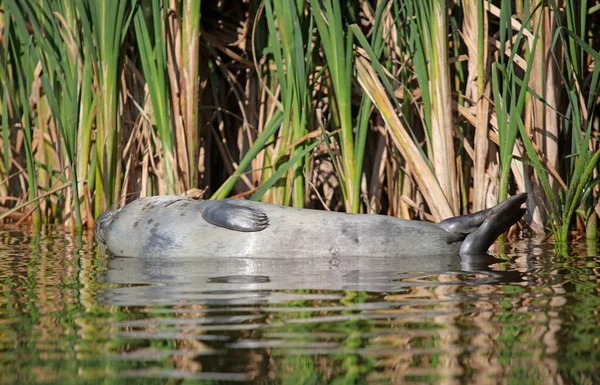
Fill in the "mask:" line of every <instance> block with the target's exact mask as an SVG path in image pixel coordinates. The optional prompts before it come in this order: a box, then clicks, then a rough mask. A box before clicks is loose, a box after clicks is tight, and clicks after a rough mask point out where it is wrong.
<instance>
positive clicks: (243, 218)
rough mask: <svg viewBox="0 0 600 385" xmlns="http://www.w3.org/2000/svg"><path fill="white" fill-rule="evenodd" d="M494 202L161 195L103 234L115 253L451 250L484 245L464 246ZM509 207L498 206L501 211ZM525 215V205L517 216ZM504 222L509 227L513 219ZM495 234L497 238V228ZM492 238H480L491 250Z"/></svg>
mask: <svg viewBox="0 0 600 385" xmlns="http://www.w3.org/2000/svg"><path fill="white" fill-rule="evenodd" d="M523 200H524V199H520V202H521V203H522V201H523ZM515 205H516V203H513V204H512V205H511V207H510V209H511V211H514V206H515ZM517 206H520V203H518V205H517ZM496 207H498V206H496ZM517 208H518V207H517ZM491 210H494V209H490V210H486V211H485V212H481V213H484V214H485V213H487V215H483V214H481V215H479V217H476V215H477V214H472V215H471V216H466V217H456V218H451V219H450V220H447V221H444V222H441V223H439V224H433V223H427V222H420V221H409V220H403V219H398V218H394V217H389V216H383V215H366V214H345V213H337V212H327V211H320V210H309V209H296V208H291V207H284V206H279V205H274V204H267V203H260V202H251V201H246V200H238V199H225V200H221V201H197V200H191V199H187V198H182V197H177V196H157V197H148V198H140V199H137V200H135V201H133V202H131V203H129V204H127V205H126V206H125V207H123V208H122V209H120V210H117V211H109V212H106V213H103V214H101V216H100V217H98V220H97V222H96V236H97V238H98V240H99V242H100V243H101V244H105V245H106V247H107V248H108V250H109V251H110V252H111V253H112V254H113V255H118V256H125V257H148V258H152V257H159V256H160V257H235V258H240V257H252V258H301V257H307V258H310V257H317V258H331V257H335V256H346V257H356V256H373V257H390V256H399V257H401V256H406V257H420V256H422V257H426V256H450V255H458V254H459V252H460V253H462V252H469V251H476V252H479V250H474V248H473V247H471V248H472V249H473V250H461V246H462V245H463V244H464V243H465V240H466V239H467V237H468V236H469V235H470V234H472V233H474V232H476V231H477V230H478V229H479V228H480V227H481V225H482V224H484V223H486V221H487V220H488V219H490V217H491V216H492V214H494V213H493V212H490V211H491ZM506 210H507V208H505V210H499V211H500V214H503V213H505V212H504V211H506ZM519 210H520V209H519ZM497 214H498V213H497ZM522 215H523V213H522V212H520V213H519V215H518V218H520V217H521V216H522ZM513 216H514V217H516V216H517V215H513ZM460 218H466V219H464V220H461V219H460ZM518 218H517V220H518ZM514 221H516V220H514ZM514 221H512V222H511V223H510V225H512V224H513V223H514ZM510 225H509V226H510ZM488 227H492V229H490V230H488V232H490V231H491V230H494V231H496V232H497V231H499V230H498V229H497V228H495V227H497V226H488ZM502 228H503V231H506V229H507V228H508V227H506V226H502ZM492 236H493V239H492V241H491V242H493V241H494V240H495V239H496V237H497V235H494V234H492ZM476 238H479V237H476ZM488 238H489V236H488ZM475 243H476V242H475ZM490 244H491V243H490ZM490 244H486V245H476V246H477V248H478V249H481V248H483V247H485V250H487V247H489V245H490ZM485 250H484V252H485Z"/></svg>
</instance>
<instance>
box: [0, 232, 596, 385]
mask: <svg viewBox="0 0 600 385" xmlns="http://www.w3.org/2000/svg"><path fill="white" fill-rule="evenodd" d="M552 250H553V249H552V247H551V245H532V244H530V243H528V242H519V243H515V244H511V245H507V246H506V248H505V253H503V254H502V255H503V258H504V259H489V260H484V261H477V260H471V261H468V260H461V259H460V258H455V259H451V260H445V261H436V260H435V258H433V257H432V258H431V260H429V261H419V260H412V261H409V262H406V263H399V262H398V261H397V260H393V259H368V258H365V259H361V260H356V259H344V258H339V259H337V260H334V261H315V260H302V261H257V260H252V259H242V260H230V261H225V262H223V261H211V260H202V261H198V260H195V261H194V260H175V261H174V260H162V261H159V260H153V261H143V260H139V259H131V258H107V257H103V256H101V255H99V253H98V252H97V251H96V250H95V249H94V248H92V247H91V238H84V239H83V240H79V241H78V242H77V241H75V240H74V238H72V237H71V236H69V235H65V234H62V233H55V234H49V235H45V236H42V237H40V238H39V239H32V238H31V236H27V235H24V234H23V233H20V232H14V231H13V232H11V231H4V232H0V288H1V291H0V384H98V383H106V384H159V383H160V384H162V383H167V384H228V383H256V384H358V383H365V384H366V383H368V384H377V383H381V384H404V383H414V384H438V383H441V384H498V383H502V384H597V383H600V349H599V347H600V316H599V311H600V296H599V293H600V284H599V277H600V269H599V267H598V266H599V262H600V258H598V257H595V256H586V255H594V254H596V253H595V251H593V250H586V249H585V247H583V248H582V247H573V248H572V250H571V251H570V256H566V255H563V256H560V255H556V254H555V253H553V251H552Z"/></svg>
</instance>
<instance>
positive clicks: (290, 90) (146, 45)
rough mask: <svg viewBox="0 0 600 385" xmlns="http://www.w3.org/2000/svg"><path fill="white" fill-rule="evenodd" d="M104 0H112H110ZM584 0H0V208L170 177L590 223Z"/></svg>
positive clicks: (181, 189)
mask: <svg viewBox="0 0 600 385" xmlns="http://www.w3.org/2000/svg"><path fill="white" fill-rule="evenodd" d="M109 3H110V4H109ZM599 9H600V6H598V5H597V4H596V3H595V2H588V1H586V0H582V1H579V0H578V1H575V0H548V1H539V0H490V1H484V0H460V1H459V0H390V1H360V0H359V1H354V2H342V1H339V0H306V1H303V0H300V1H298V0H296V1H292V0H263V1H258V0H246V1H239V0H225V1H221V2H207V1H205V2H202V3H201V2H200V1H196V0H137V1H136V0H120V1H115V2H106V1H101V0H48V1H43V0H35V1H34V0H28V1H17V0H4V1H3V2H2V3H1V4H0V12H1V13H0V34H1V35H0V84H1V85H2V88H1V90H0V100H1V110H0V123H1V131H2V135H1V138H0V143H1V145H0V148H1V150H0V158H1V160H0V181H1V182H0V217H1V218H2V220H3V221H4V222H5V223H23V222H28V223H31V225H32V226H33V228H34V229H40V228H41V226H42V225H44V224H52V223H64V224H69V225H70V226H72V227H73V228H74V229H75V230H77V231H80V230H81V229H83V228H84V227H87V228H90V227H92V226H93V223H94V218H95V216H97V215H98V213H99V212H101V211H102V210H104V209H106V208H107V207H116V206H119V205H121V204H123V203H125V202H127V201H128V200H130V199H132V197H137V196H146V195H153V194H187V195H191V196H196V197H203V198H205V199H208V198H213V199H217V198H224V197H228V196H236V197H247V198H250V199H255V200H263V201H268V202H274V203H280V204H285V205H293V206H296V207H313V208H321V209H326V210H337V211H346V212H363V213H384V214H389V215H394V216H399V217H403V218H418V219H424V220H433V221H439V220H442V219H444V218H447V217H450V216H454V215H459V214H465V213H469V212H472V211H475V210H481V209H483V208H486V207H490V206H491V205H493V204H495V203H497V202H498V201H502V200H504V199H506V198H507V196H508V195H510V194H514V193H517V192H522V191H527V192H529V193H530V199H529V201H528V207H529V209H530V210H529V212H530V216H529V218H528V226H527V228H530V229H531V231H532V233H533V234H535V235H543V234H546V233H548V234H549V233H552V234H553V235H554V237H555V239H556V241H559V242H563V241H566V240H567V239H569V238H570V237H571V236H572V235H573V234H587V237H588V238H591V239H594V240H595V237H596V222H597V213H598V211H600V206H599V204H598V181H599V180H600V179H599V177H598V160H599V158H600V149H599V145H598V134H599V129H598V114H597V113H596V108H595V107H596V104H597V101H598V94H599V81H598V80H599V79H598V78H599V68H600V67H599V64H598V59H599V58H600V56H599V55H600V54H599V52H598V49H599V48H600V41H599V39H598V36H597V35H596V34H594V32H593V31H595V30H597V28H598V26H599V25H598V22H599V20H600V19H599V17H598V10H599Z"/></svg>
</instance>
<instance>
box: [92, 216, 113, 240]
mask: <svg viewBox="0 0 600 385" xmlns="http://www.w3.org/2000/svg"><path fill="white" fill-rule="evenodd" d="M116 213H117V210H108V211H105V212H103V213H102V214H100V215H98V218H96V224H95V225H94V235H95V236H96V239H97V240H98V242H100V243H102V244H106V239H105V238H104V230H105V229H106V227H107V226H108V225H110V223H111V222H112V219H113V216H114V215H115V214H116Z"/></svg>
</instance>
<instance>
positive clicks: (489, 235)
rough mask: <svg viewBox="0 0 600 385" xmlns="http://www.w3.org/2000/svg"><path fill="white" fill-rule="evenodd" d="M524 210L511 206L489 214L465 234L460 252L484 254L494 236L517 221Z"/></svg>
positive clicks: (496, 236) (492, 241) (464, 253)
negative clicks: (474, 228) (508, 208)
mask: <svg viewBox="0 0 600 385" xmlns="http://www.w3.org/2000/svg"><path fill="white" fill-rule="evenodd" d="M525 212H526V210H525V209H521V208H516V209H514V208H513V209H511V210H510V211H500V212H497V213H495V215H490V216H489V217H488V218H487V219H486V220H485V221H484V222H483V224H482V225H481V226H479V228H478V229H477V230H475V231H473V232H472V233H471V234H469V235H467V237H466V238H465V240H464V241H463V243H462V244H461V246H460V254H461V255H476V254H484V253H485V252H487V250H488V249H489V247H490V246H491V245H492V243H494V242H495V241H496V238H498V237H499V236H500V234H502V233H504V232H506V231H508V229H509V228H510V227H511V226H512V225H514V224H515V223H517V222H518V221H519V219H521V217H522V216H523V215H525Z"/></svg>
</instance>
